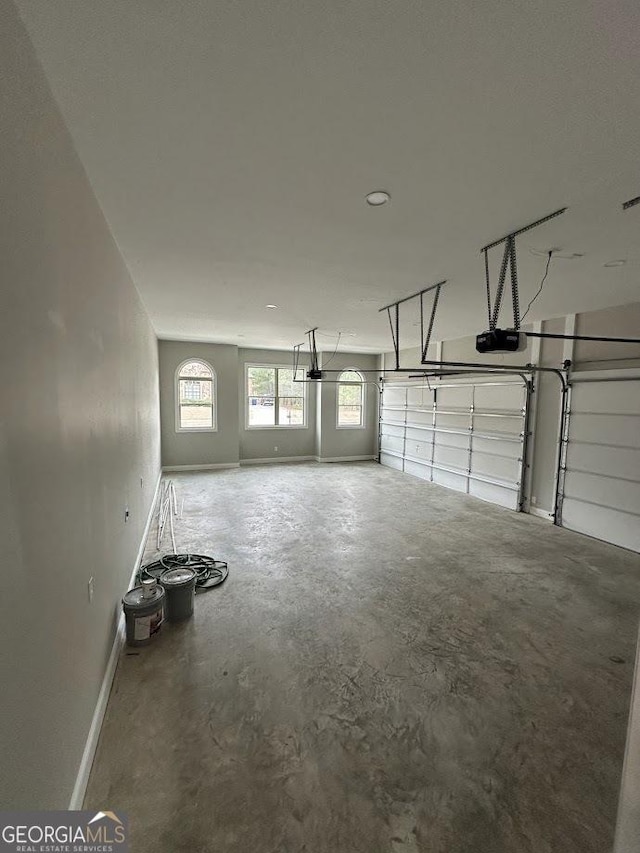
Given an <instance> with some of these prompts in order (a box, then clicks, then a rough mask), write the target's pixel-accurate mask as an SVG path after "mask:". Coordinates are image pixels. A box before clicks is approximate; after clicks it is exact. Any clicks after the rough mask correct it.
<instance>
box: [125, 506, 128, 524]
mask: <svg viewBox="0 0 640 853" xmlns="http://www.w3.org/2000/svg"><path fill="white" fill-rule="evenodd" d="M127 521H129V507H128V506H126V507H125V508H124V523H125V524H126V523H127Z"/></svg>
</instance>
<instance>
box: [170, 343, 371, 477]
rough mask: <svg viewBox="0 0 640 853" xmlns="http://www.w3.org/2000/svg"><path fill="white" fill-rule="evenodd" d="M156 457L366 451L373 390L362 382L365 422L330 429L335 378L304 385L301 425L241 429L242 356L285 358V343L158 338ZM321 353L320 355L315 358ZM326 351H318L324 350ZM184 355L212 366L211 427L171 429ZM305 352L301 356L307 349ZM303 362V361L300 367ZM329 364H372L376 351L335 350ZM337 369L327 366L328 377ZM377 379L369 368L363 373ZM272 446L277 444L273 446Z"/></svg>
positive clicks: (220, 458) (175, 463)
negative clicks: (260, 345)
mask: <svg viewBox="0 0 640 853" xmlns="http://www.w3.org/2000/svg"><path fill="white" fill-rule="evenodd" d="M158 350H159V359H160V411H161V421H162V464H163V465H164V466H166V467H169V468H171V467H180V466H192V467H198V466H207V465H225V464H226V465H237V464H238V463H242V462H247V461H251V460H256V459H259V460H273V461H276V460H278V459H282V458H285V459H290V458H294V459H295V458H308V457H310V456H312V457H319V458H322V459H324V458H332V459H333V458H342V457H349V456H373V455H374V454H375V452H376V449H377V427H378V418H377V411H378V391H377V388H376V386H375V385H370V386H369V387H368V388H367V415H366V427H365V429H362V430H350V429H337V427H336V385H335V384H331V383H330V382H326V383H323V382H319V383H311V384H309V385H307V386H306V387H307V426H306V427H305V428H303V429H278V428H274V429H247V427H246V424H245V396H246V384H245V367H246V365H247V364H275V365H283V366H288V365H290V364H292V354H291V351H290V350H288V351H285V350H263V349H251V348H245V349H240V350H239V349H238V348H237V347H235V346H231V345H227V344H204V343H189V342H188V341H159V342H158ZM322 357H323V356H321V358H322ZM329 357H330V356H328V355H325V356H324V358H329ZM188 358H202V359H205V361H207V362H208V363H209V364H210V365H211V366H212V367H213V368H214V370H215V371H216V377H217V390H218V406H217V414H218V430H217V432H202V433H188V432H180V433H179V432H177V431H176V427H175V373H176V369H177V367H178V366H179V365H180V364H181V363H182V362H183V361H185V360H186V359H188ZM307 358H308V356H307ZM306 366H307V365H306V363H305V368H306ZM330 366H331V369H332V370H333V369H334V368H335V369H343V368H346V367H355V368H358V367H360V368H361V369H363V370H371V369H374V370H375V369H377V367H378V356H376V355H360V354H356V353H337V354H336V355H335V356H334V357H332V360H331V365H330ZM336 376H337V374H331V376H330V378H332V379H335V378H336ZM370 376H371V378H372V379H374V380H375V379H377V374H371V375H370ZM276 447H277V448H278V449H277V450H276V449H275V448H276Z"/></svg>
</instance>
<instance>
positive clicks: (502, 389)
mask: <svg viewBox="0 0 640 853" xmlns="http://www.w3.org/2000/svg"><path fill="white" fill-rule="evenodd" d="M474 400H475V407H476V408H477V409H490V410H492V411H499V412H502V411H515V412H519V411H520V410H521V409H522V406H523V404H524V389H523V387H522V385H513V386H511V385H476V391H475V395H474Z"/></svg>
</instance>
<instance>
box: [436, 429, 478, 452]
mask: <svg viewBox="0 0 640 853" xmlns="http://www.w3.org/2000/svg"><path fill="white" fill-rule="evenodd" d="M470 440H471V439H470V436H469V434H468V433H467V434H466V435H460V433H457V432H437V433H436V445H444V446H446V447H459V448H461V449H463V450H467V451H468V450H469V442H470Z"/></svg>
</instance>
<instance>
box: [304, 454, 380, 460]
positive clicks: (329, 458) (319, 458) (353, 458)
mask: <svg viewBox="0 0 640 853" xmlns="http://www.w3.org/2000/svg"><path fill="white" fill-rule="evenodd" d="M313 458H314V459H315V460H316V462H371V461H372V460H374V459H375V458H376V457H375V456H374V455H373V453H370V454H368V455H367V456H314V457H313Z"/></svg>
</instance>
